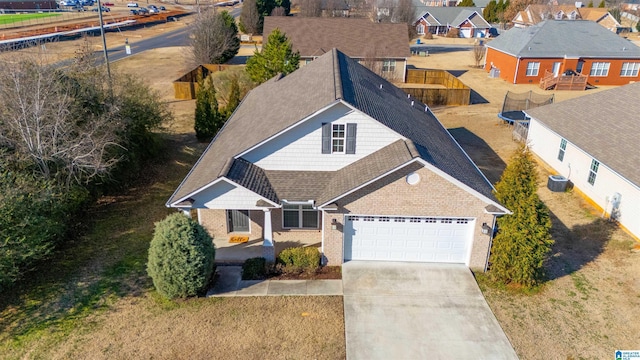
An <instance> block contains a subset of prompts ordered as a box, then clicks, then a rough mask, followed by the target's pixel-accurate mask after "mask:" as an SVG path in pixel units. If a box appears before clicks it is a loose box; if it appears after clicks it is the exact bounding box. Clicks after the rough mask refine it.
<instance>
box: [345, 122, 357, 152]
mask: <svg viewBox="0 0 640 360" xmlns="http://www.w3.org/2000/svg"><path fill="white" fill-rule="evenodd" d="M357 126H358V124H347V149H346V151H345V152H346V153H347V154H355V153H356V127H357Z"/></svg>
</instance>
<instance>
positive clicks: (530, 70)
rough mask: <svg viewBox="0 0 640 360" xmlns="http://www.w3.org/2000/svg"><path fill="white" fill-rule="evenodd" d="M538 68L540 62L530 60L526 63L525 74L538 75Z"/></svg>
mask: <svg viewBox="0 0 640 360" xmlns="http://www.w3.org/2000/svg"><path fill="white" fill-rule="evenodd" d="M539 70H540V63H539V62H535V61H530V62H529V63H527V74H526V75H527V76H538V71H539Z"/></svg>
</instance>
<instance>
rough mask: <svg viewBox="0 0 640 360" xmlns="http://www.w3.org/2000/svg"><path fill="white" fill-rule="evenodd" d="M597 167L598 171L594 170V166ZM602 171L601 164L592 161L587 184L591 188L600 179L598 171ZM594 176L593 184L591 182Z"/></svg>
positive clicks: (594, 160)
mask: <svg viewBox="0 0 640 360" xmlns="http://www.w3.org/2000/svg"><path fill="white" fill-rule="evenodd" d="M594 164H595V165H596V170H595V171H594V170H593V165H594ZM599 169H600V162H599V161H598V160H596V159H592V160H591V165H589V175H587V183H588V184H590V185H591V186H594V185H595V184H596V180H597V179H598V170H599ZM592 174H593V182H591V181H590V179H591V175H592Z"/></svg>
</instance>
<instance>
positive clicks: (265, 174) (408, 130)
mask: <svg viewBox="0 0 640 360" xmlns="http://www.w3.org/2000/svg"><path fill="white" fill-rule="evenodd" d="M339 100H342V101H344V102H346V103H348V104H350V105H351V106H353V107H354V108H356V109H358V110H360V111H362V112H363V113H365V114H367V115H369V116H370V117H372V118H373V119H376V120H377V121H379V122H380V123H382V124H383V125H385V126H387V127H388V128H390V129H392V130H394V131H395V132H397V133H399V134H400V135H402V136H404V137H406V138H407V139H408V140H407V141H406V142H405V141H401V142H400V143H394V144H391V145H389V146H387V147H386V148H384V149H381V150H380V153H374V154H371V155H369V156H367V157H365V158H363V159H361V160H359V161H357V162H355V163H353V164H351V165H349V166H347V167H345V168H343V169H341V170H338V171H335V172H331V173H332V174H325V175H323V176H322V177H321V179H324V180H323V181H326V182H327V184H329V183H331V184H334V185H336V186H338V185H339V187H340V188H336V189H332V190H331V191H330V192H325V191H324V189H326V187H325V186H318V183H316V186H317V187H318V188H321V189H323V190H322V191H320V190H316V191H315V193H314V194H313V195H314V196H316V197H317V198H316V199H315V200H316V201H322V200H330V199H332V198H333V197H335V196H334V195H336V194H337V195H340V193H344V192H347V191H349V190H351V189H352V188H353V187H355V186H358V185H360V184H362V183H364V182H366V181H369V180H372V178H375V177H376V176H379V175H382V174H384V173H385V172H387V171H389V170H391V169H392V168H393V167H394V166H397V165H399V164H401V163H402V162H403V161H409V160H410V159H412V158H415V157H417V156H419V157H420V158H422V159H424V160H425V161H427V162H428V163H430V164H432V165H433V166H435V167H436V168H438V169H440V170H441V171H443V172H445V173H446V174H448V175H450V176H452V177H454V178H456V179H458V180H459V181H461V182H462V183H464V184H465V185H467V186H469V187H470V188H472V189H474V190H476V191H477V192H479V193H480V194H482V195H484V196H486V197H488V198H489V199H492V200H494V201H495V198H494V197H493V194H492V190H493V187H492V186H491V184H490V183H489V182H488V180H487V179H486V178H485V177H484V175H483V174H482V173H481V172H480V170H478V168H477V167H476V166H475V164H474V163H473V162H472V161H471V160H470V158H469V157H468V156H467V154H466V153H465V152H464V151H463V150H462V148H461V147H460V146H459V145H458V143H457V142H456V141H455V140H454V139H453V137H452V136H451V135H450V134H449V132H448V131H447V130H446V129H445V128H444V127H443V126H442V124H440V122H439V121H438V119H437V118H436V117H435V116H434V115H433V113H432V112H431V111H430V110H428V109H427V108H426V106H425V105H423V104H421V103H419V102H418V101H415V102H414V103H413V105H412V102H413V100H411V99H408V98H407V95H406V94H405V93H404V92H403V91H402V90H400V89H398V88H397V87H395V86H393V85H392V84H391V83H390V82H388V81H386V80H384V79H383V78H381V77H380V76H378V75H376V74H374V73H373V72H371V71H369V70H368V69H367V68H365V67H363V66H361V65H360V64H358V63H357V62H356V61H355V60H352V59H351V58H349V57H347V56H346V55H344V54H343V53H342V52H340V51H338V50H336V49H333V50H332V51H330V52H329V53H327V54H325V55H323V56H321V57H319V58H318V59H316V60H314V61H313V62H312V63H310V64H308V65H306V66H304V67H302V68H300V69H298V70H296V71H295V72H293V73H291V74H289V75H287V76H285V77H280V76H277V77H275V78H273V79H271V80H269V81H267V82H265V83H264V84H262V85H260V86H258V87H257V88H255V89H253V90H252V91H250V92H249V94H247V96H246V97H245V99H244V100H243V101H242V103H241V104H240V106H239V107H238V108H237V109H236V112H235V113H234V114H233V115H232V116H231V118H230V119H229V120H228V121H227V123H226V124H225V126H224V127H223V128H222V129H221V130H220V132H219V133H218V134H217V135H216V137H215V138H214V140H213V141H212V142H211V144H209V147H208V148H207V149H206V150H205V152H204V153H203V154H202V156H201V157H200V159H199V160H198V162H197V163H196V164H195V165H194V167H193V168H192V169H191V171H190V173H189V174H188V175H187V177H186V178H185V179H184V180H183V182H182V183H181V184H180V186H179V187H178V188H177V189H176V191H175V192H174V194H173V195H172V196H171V198H170V199H169V201H168V203H167V205H171V204H173V203H174V202H177V201H180V200H181V199H183V198H185V197H187V196H190V194H192V193H194V192H196V191H198V190H200V189H202V188H203V187H205V186H207V185H208V184H210V183H211V182H212V181H214V180H216V179H217V178H219V177H229V178H231V179H232V180H233V181H235V182H237V183H240V184H244V185H243V186H245V185H246V186H247V187H248V188H250V189H251V190H252V191H255V192H256V193H258V194H260V195H262V196H264V197H265V198H267V199H270V200H272V201H274V202H275V200H282V199H286V197H281V196H279V195H280V194H278V192H283V191H284V192H283V195H287V196H289V195H292V196H293V195H295V196H302V195H301V194H300V190H303V189H302V188H296V187H295V186H298V185H295V186H293V187H292V186H290V184H289V185H287V184H274V182H275V181H276V180H278V179H282V178H283V176H282V175H288V176H291V175H293V173H298V176H299V177H300V178H301V179H302V178H304V177H306V175H305V174H303V173H304V172H289V173H288V174H285V173H284V172H276V171H261V170H260V169H259V168H257V166H255V165H251V164H248V163H247V162H246V161H244V160H242V159H235V158H236V157H238V155H239V154H241V153H242V152H244V151H246V150H247V149H249V148H251V147H253V146H255V145H257V144H259V143H261V142H262V141H265V140H267V139H269V138H270V137H272V136H274V135H276V134H278V133H280V132H282V131H283V130H285V129H287V128H289V127H291V126H293V125H295V124H297V123H298V122H300V121H302V120H303V119H305V118H306V117H308V116H310V115H312V114H314V113H315V112H317V111H319V110H321V109H323V108H325V107H327V106H329V105H331V104H333V103H335V102H337V101H339ZM293 105H295V106H293ZM318 146H320V145H318ZM318 149H320V147H318ZM318 151H320V150H318ZM234 159H235V160H234ZM381 159H382V160H381ZM381 162H382V164H380V163H381ZM256 168H257V169H256ZM348 168H350V169H351V170H353V171H349V169H348ZM358 169H359V170H358ZM362 169H368V171H362ZM356 170H357V171H356ZM323 173H324V172H323ZM336 176H337V177H340V179H338V178H336ZM272 191H273V192H272ZM285 193H286V194H285ZM310 195H312V194H311V193H310ZM287 200H290V199H287ZM298 200H302V199H298ZM304 200H307V199H304Z"/></svg>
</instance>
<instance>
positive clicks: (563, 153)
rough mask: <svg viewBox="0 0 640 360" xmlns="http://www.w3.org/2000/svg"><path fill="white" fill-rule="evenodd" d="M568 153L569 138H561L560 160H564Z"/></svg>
mask: <svg viewBox="0 0 640 360" xmlns="http://www.w3.org/2000/svg"><path fill="white" fill-rule="evenodd" d="M563 145H564V146H563ZM560 154H562V159H560ZM566 154H567V140H566V139H561V140H560V148H559V149H558V157H557V159H558V160H560V162H564V157H565V155H566Z"/></svg>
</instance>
